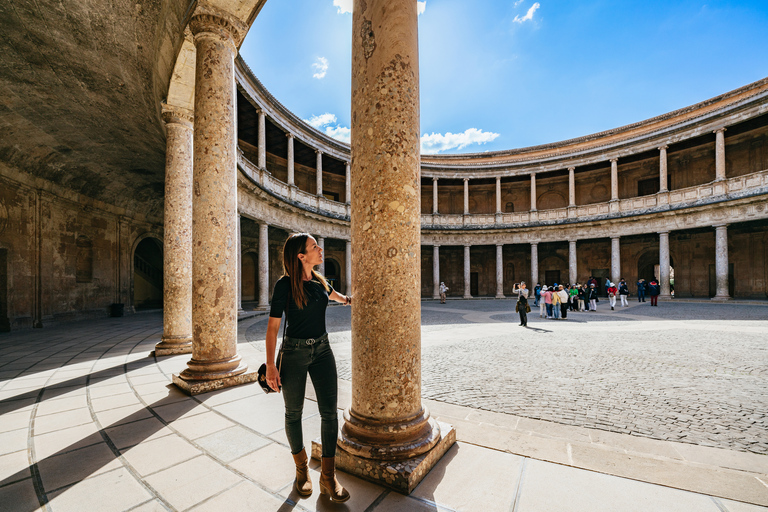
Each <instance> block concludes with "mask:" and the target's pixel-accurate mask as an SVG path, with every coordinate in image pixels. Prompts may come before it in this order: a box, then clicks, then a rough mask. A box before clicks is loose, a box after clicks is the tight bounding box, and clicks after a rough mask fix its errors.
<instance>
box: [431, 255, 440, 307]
mask: <svg viewBox="0 0 768 512" xmlns="http://www.w3.org/2000/svg"><path fill="white" fill-rule="evenodd" d="M432 298H433V299H439V298H440V246H439V245H433V246H432Z"/></svg>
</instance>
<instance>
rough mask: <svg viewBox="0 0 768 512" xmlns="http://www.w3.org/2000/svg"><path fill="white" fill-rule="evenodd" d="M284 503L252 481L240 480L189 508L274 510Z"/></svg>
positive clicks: (204, 510) (202, 510)
mask: <svg viewBox="0 0 768 512" xmlns="http://www.w3.org/2000/svg"><path fill="white" fill-rule="evenodd" d="M283 505H284V501H283V500H282V499H281V498H278V497H276V496H274V495H273V494H270V493H268V492H267V491H265V490H263V489H261V488H259V487H258V486H257V485H255V484H253V483H252V482H247V481H246V482H241V483H239V484H237V485H235V486H234V487H232V488H231V489H227V490H226V491H224V492H222V493H221V494H218V495H216V496H214V497H213V498H210V499H208V500H206V501H204V502H203V503H201V504H199V505H197V506H194V507H192V508H191V509H189V510H190V511H194V512H221V511H223V510H231V511H235V510H247V511H249V512H274V511H276V510H279V509H280V507H281V506H283Z"/></svg>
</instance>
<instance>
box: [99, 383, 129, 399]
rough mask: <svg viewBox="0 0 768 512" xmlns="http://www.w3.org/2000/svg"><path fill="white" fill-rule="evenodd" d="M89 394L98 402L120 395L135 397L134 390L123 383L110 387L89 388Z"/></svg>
mask: <svg viewBox="0 0 768 512" xmlns="http://www.w3.org/2000/svg"><path fill="white" fill-rule="evenodd" d="M88 394H89V395H90V397H91V400H97V399H99V398H105V397H106V398H109V397H116V396H119V395H133V389H131V386H130V384H128V383H127V382H121V383H118V384H110V385H108V386H93V385H91V386H89V387H88Z"/></svg>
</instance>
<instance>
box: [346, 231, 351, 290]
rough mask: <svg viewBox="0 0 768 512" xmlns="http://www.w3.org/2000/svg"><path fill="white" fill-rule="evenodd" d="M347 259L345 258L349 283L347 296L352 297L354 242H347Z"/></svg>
mask: <svg viewBox="0 0 768 512" xmlns="http://www.w3.org/2000/svg"><path fill="white" fill-rule="evenodd" d="M345 255H346V257H345V258H344V260H345V261H344V267H345V271H346V272H345V274H344V275H345V277H346V281H347V289H346V291H345V295H352V242H349V241H347V247H346V253H345Z"/></svg>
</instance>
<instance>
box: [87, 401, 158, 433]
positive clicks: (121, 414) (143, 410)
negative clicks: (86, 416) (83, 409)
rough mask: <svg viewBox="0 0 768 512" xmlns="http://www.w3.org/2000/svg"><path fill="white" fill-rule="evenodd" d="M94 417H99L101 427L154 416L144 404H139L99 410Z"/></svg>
mask: <svg viewBox="0 0 768 512" xmlns="http://www.w3.org/2000/svg"><path fill="white" fill-rule="evenodd" d="M96 417H97V418H98V419H99V423H101V426H102V428H108V427H115V426H117V425H122V424H124V423H132V422H134V421H138V420H143V419H147V418H154V416H153V415H152V412H150V411H149V409H147V407H146V406H144V405H141V404H136V405H129V406H126V407H118V408H117V409H108V410H106V411H99V412H97V413H96Z"/></svg>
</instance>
